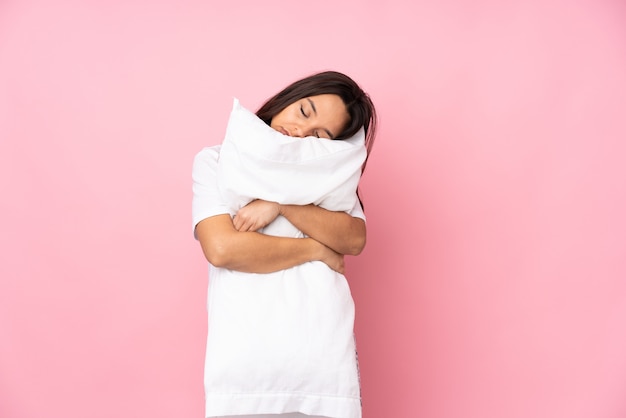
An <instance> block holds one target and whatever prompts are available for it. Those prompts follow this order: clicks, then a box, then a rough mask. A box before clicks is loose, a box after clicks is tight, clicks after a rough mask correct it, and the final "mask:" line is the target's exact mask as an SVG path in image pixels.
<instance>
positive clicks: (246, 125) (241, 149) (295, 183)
mask: <svg viewBox="0 0 626 418" xmlns="http://www.w3.org/2000/svg"><path fill="white" fill-rule="evenodd" d="M366 154H367V152H366V149H365V133H364V130H363V129H362V128H361V129H360V130H359V132H358V133H357V134H355V135H354V136H353V137H352V138H349V139H346V140H329V139H322V138H316V137H306V138H294V137H290V136H287V135H283V134H281V133H280V132H278V131H276V130H274V129H272V128H271V127H269V126H268V125H267V124H265V122H263V121H262V120H261V119H260V118H259V117H258V116H256V115H255V114H254V113H252V112H251V111H249V110H247V109H246V108H244V107H243V106H241V104H240V103H239V100H237V99H236V98H235V99H234V102H233V109H232V111H231V114H230V118H229V120H228V126H227V129H226V135H225V138H224V141H223V143H222V146H221V149H220V157H219V161H218V170H217V182H218V188H219V190H220V193H221V195H222V197H223V198H224V200H225V202H226V203H227V204H229V205H230V206H231V209H233V210H234V211H237V210H239V209H240V208H241V207H243V206H245V205H246V204H248V203H249V202H250V201H252V200H254V199H263V200H268V201H274V202H279V203H281V204H295V205H306V204H309V203H313V204H315V205H319V206H321V207H323V208H325V209H328V210H333V211H348V210H351V209H352V208H353V207H354V205H355V204H356V201H357V196H356V189H357V186H358V184H359V180H360V177H361V167H362V165H363V162H364V161H365V158H366Z"/></svg>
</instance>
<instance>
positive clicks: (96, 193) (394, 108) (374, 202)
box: [0, 0, 626, 418]
mask: <svg viewBox="0 0 626 418" xmlns="http://www.w3.org/2000/svg"><path fill="white" fill-rule="evenodd" d="M324 69H336V70H339V71H343V72H346V73H348V74H350V75H351V76H353V77H354V78H355V79H356V80H357V81H358V82H359V83H361V84H362V86H363V87H364V88H365V89H366V90H367V91H369V92H370V94H371V96H372V97H373V99H374V100H375V102H376V104H377V106H378V110H379V112H380V119H381V124H380V132H379V136H378V139H377V143H376V146H375V149H374V153H373V154H372V157H371V159H370V163H369V166H368V170H367V171H366V173H365V175H364V178H363V182H362V186H363V195H364V199H365V205H366V213H367V215H368V222H369V230H368V231H369V235H368V246H367V248H366V250H365V251H364V252H363V254H362V255H361V256H360V257H358V258H350V259H349V260H348V263H349V265H348V267H349V279H350V282H351V286H352V289H353V294H354V297H355V299H356V303H357V323H356V332H357V339H358V343H359V357H360V361H361V371H362V383H363V397H364V400H363V404H364V417H365V418H388V417H389V418H414V417H428V418H460V417H470V418H474V417H476V418H478V417H480V418H502V417H506V418H528V417H533V418H544V417H545V418H555V417H556V418H564V417H565V418H618V417H624V416H626V355H625V353H626V216H625V215H624V214H626V162H625V160H626V145H625V143H626V7H625V6H624V3H623V2H620V1H617V0H615V1H610V0H600V1H597V0H589V1H565V0H563V1H552V0H549V1H541V0H533V1H519V2H517V1H508V2H507V1H504V2H503V1H498V0H478V1H472V2H463V1H460V0H459V1H454V0H446V1H441V2H433V1H427V0H406V1H399V0H386V1H360V0H354V1H337V0H319V1H316V2H315V3H310V2H287V1H285V2H281V1H267V0H266V1H249V2H235V1H233V2H226V1H224V2H210V1H205V2H200V1H187V2H174V1H170V2H166V1H157V2H148V1H131V2H125V1H124V2H121V1H120V2H105V1H102V2H80V1H74V2H68V1H65V2H61V3H59V2H43V1H42V2H36V1H16V0H4V1H2V2H0V193H1V203H0V205H1V206H0V208H1V211H2V212H1V217H0V231H1V233H0V247H1V252H0V257H1V263H0V278H1V281H0V417H3V418H31V417H33V418H34V417H63V418H78V417H81V418H82V417H90V418H99V417H103V418H104V417H151V418H160V417H201V416H202V411H203V388H202V364H203V351H204V342H205V341H204V338H205V325H206V316H205V298H206V286H207V272H206V270H207V267H206V264H205V262H204V260H203V257H202V255H201V252H200V249H199V246H198V244H197V243H196V242H195V241H194V240H193V239H192V235H191V214H190V199H191V178H190V173H191V162H192V158H193V156H194V154H195V153H196V152H197V151H199V150H200V149H201V148H202V147H203V146H207V145H213V144H217V143H219V142H220V141H221V139H222V136H223V133H224V130H225V124H226V118H227V115H228V112H229V110H230V105H231V99H232V96H237V97H239V98H240V99H241V101H242V103H244V105H246V106H248V107H250V108H256V107H257V106H258V105H259V104H260V103H261V102H262V101H263V100H264V99H265V98H267V97H269V96H270V95H272V94H273V93H275V92H276V91H278V90H279V89H280V88H282V87H283V86H284V85H286V84H287V83H288V82H291V81H293V80H295V79H297V78H300V77H302V76H305V75H308V74H310V73H312V72H315V71H319V70H324Z"/></svg>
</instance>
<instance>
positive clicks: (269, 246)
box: [196, 214, 344, 273]
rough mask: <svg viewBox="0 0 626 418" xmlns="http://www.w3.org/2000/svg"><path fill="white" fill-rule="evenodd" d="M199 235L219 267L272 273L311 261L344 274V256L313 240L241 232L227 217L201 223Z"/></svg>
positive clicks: (197, 233) (210, 260)
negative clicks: (322, 263)
mask: <svg viewBox="0 0 626 418" xmlns="http://www.w3.org/2000/svg"><path fill="white" fill-rule="evenodd" d="M196 236H197V237H198V240H199V241H200V245H201V246H202V251H203V252H204V255H205V257H206V258H207V260H208V261H209V262H210V263H211V264H212V265H214V266H216V267H222V268H227V269H230V270H236V271H242V272H247V273H270V272H273V271H278V270H283V269H287V268H290V267H294V266H297V265H300V264H303V263H305V262H308V261H322V262H324V263H326V264H327V265H328V266H329V267H330V268H331V269H333V270H335V271H337V272H339V273H343V272H344V259H343V255H342V254H339V253H337V252H335V251H333V250H332V249H330V248H329V247H327V246H325V245H323V244H322V243H320V242H318V241H316V240H315V239H313V238H285V237H275V236H270V235H264V234H261V233H257V232H250V231H238V230H237V229H236V228H235V226H234V224H233V221H232V220H231V217H230V215H227V214H224V215H216V216H212V217H209V218H206V219H204V220H202V221H200V222H199V223H198V224H197V226H196Z"/></svg>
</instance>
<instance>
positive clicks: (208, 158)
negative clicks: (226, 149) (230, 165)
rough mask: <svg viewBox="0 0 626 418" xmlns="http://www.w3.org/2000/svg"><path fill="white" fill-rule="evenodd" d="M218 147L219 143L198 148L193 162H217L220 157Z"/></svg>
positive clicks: (219, 146)
mask: <svg viewBox="0 0 626 418" xmlns="http://www.w3.org/2000/svg"><path fill="white" fill-rule="evenodd" d="M220 148H221V145H215V146H213V147H205V148H202V149H201V150H200V152H198V153H197V154H196V156H195V157H194V159H193V162H194V164H196V163H202V162H204V163H213V162H217V160H218V159H219V157H220Z"/></svg>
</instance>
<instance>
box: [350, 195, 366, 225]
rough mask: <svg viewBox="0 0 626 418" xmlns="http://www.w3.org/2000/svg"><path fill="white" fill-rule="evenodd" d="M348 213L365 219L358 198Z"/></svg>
mask: <svg viewBox="0 0 626 418" xmlns="http://www.w3.org/2000/svg"><path fill="white" fill-rule="evenodd" d="M348 214H349V215H351V216H353V217H355V218H361V219H363V220H364V221H365V220H366V219H365V212H363V207H362V206H361V202H360V201H359V200H358V199H357V201H356V203H355V204H354V207H353V208H352V210H350V211H349V212H348Z"/></svg>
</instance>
